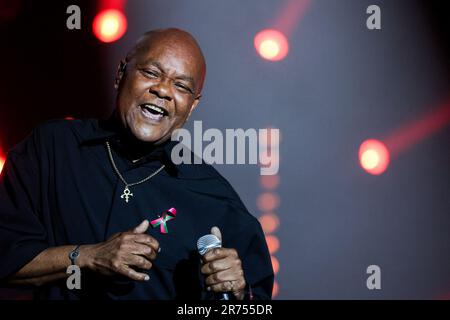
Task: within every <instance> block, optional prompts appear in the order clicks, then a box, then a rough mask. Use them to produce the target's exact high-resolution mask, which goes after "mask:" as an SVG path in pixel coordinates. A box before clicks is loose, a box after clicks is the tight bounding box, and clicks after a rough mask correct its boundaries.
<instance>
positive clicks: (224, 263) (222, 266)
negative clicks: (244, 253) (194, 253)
mask: <svg viewBox="0 0 450 320" xmlns="http://www.w3.org/2000/svg"><path fill="white" fill-rule="evenodd" d="M236 265H237V263H235V262H234V258H232V257H226V258H223V259H219V260H214V261H211V262H208V263H205V264H204V265H203V266H202V267H201V269H200V271H201V272H202V273H203V274H205V275H209V274H213V273H216V272H219V271H224V270H228V269H231V268H232V267H234V266H236Z"/></svg>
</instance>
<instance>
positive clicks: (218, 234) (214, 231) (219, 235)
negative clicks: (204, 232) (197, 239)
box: [211, 226, 222, 241]
mask: <svg viewBox="0 0 450 320" xmlns="http://www.w3.org/2000/svg"><path fill="white" fill-rule="evenodd" d="M211 234H213V235H215V236H216V237H217V238H219V240H220V241H222V232H220V229H219V227H216V226H214V227H212V228H211Z"/></svg>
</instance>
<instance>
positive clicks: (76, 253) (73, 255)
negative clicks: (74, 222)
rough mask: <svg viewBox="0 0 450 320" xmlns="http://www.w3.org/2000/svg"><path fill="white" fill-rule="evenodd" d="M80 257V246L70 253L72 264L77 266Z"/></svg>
mask: <svg viewBox="0 0 450 320" xmlns="http://www.w3.org/2000/svg"><path fill="white" fill-rule="evenodd" d="M79 255H80V245H78V246H76V248H75V249H73V250H72V251H70V252H69V259H70V262H71V264H73V265H75V264H76V263H75V262H76V260H77V258H78V256H79Z"/></svg>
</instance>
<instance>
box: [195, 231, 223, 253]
mask: <svg viewBox="0 0 450 320" xmlns="http://www.w3.org/2000/svg"><path fill="white" fill-rule="evenodd" d="M221 247H222V241H220V240H219V238H217V237H216V236H215V235H213V234H207V235H204V236H203V237H201V238H200V239H198V241H197V249H198V253H200V255H202V256H203V255H204V254H205V253H206V251H208V250H210V249H214V248H221Z"/></svg>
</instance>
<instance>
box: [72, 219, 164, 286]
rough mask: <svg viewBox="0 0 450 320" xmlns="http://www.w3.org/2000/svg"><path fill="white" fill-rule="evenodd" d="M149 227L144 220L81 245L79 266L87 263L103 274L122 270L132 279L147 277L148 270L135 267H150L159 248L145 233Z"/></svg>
mask: <svg viewBox="0 0 450 320" xmlns="http://www.w3.org/2000/svg"><path fill="white" fill-rule="evenodd" d="M148 227H149V222H148V220H144V221H143V222H142V223H141V224H140V225H138V226H137V227H136V228H134V229H133V230H132V231H127V232H120V233H116V234H114V235H113V236H111V237H110V238H109V239H108V240H106V241H105V242H101V243H98V244H95V245H86V246H81V247H80V257H79V262H80V266H82V267H83V266H86V267H88V268H89V269H92V270H94V271H96V272H99V273H101V274H103V275H114V274H121V275H123V276H126V277H128V278H130V279H133V280H138V281H143V280H145V281H148V280H149V279H150V278H149V276H148V275H147V274H145V273H142V272H137V271H136V270H135V268H139V269H142V270H150V269H151V267H152V262H151V261H153V260H155V258H156V254H157V252H159V250H160V248H159V243H158V241H157V240H156V239H155V238H153V237H152V236H150V235H148V234H145V232H146V231H147V229H148Z"/></svg>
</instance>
